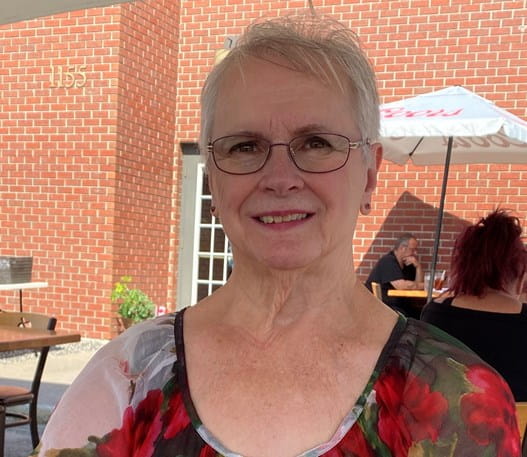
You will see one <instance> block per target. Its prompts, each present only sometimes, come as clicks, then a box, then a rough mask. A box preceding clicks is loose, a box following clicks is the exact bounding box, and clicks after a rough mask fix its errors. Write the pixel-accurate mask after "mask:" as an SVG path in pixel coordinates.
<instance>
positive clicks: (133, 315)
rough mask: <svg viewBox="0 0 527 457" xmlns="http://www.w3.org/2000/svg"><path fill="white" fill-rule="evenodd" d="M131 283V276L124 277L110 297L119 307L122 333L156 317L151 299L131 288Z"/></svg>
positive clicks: (140, 291)
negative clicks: (130, 327)
mask: <svg viewBox="0 0 527 457" xmlns="http://www.w3.org/2000/svg"><path fill="white" fill-rule="evenodd" d="M131 282H132V277H131V276H122V277H121V280H120V281H118V282H116V283H115V284H114V286H113V289H112V294H111V296H110V299H111V301H112V303H117V304H118V305H119V308H118V310H117V312H118V313H119V316H120V322H119V327H120V331H122V330H124V329H126V328H128V327H129V326H130V325H133V324H135V323H137V322H140V321H142V320H145V319H149V318H151V317H154V315H155V305H154V303H153V302H152V300H151V299H150V297H149V296H148V295H147V294H145V293H144V292H143V291H142V290H141V289H138V288H131V287H130V285H131ZM118 320H119V319H118Z"/></svg>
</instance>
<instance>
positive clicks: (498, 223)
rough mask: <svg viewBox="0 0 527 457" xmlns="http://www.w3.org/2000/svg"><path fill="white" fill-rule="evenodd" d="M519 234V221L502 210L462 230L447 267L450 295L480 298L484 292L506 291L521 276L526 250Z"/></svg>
mask: <svg viewBox="0 0 527 457" xmlns="http://www.w3.org/2000/svg"><path fill="white" fill-rule="evenodd" d="M521 234H522V227H521V224H520V220H519V219H518V218H517V217H515V216H512V215H510V214H509V212H508V211H507V210H503V209H496V210H495V211H493V212H492V213H490V214H489V215H488V216H487V217H483V218H481V219H480V220H479V221H478V222H477V223H476V224H474V225H469V226H468V227H466V228H465V229H464V230H463V231H462V232H461V233H460V235H459V236H458V238H457V239H456V242H455V245H454V251H453V254H452V261H451V264H450V286H449V289H450V290H451V291H452V292H453V293H454V295H473V296H476V297H482V296H483V295H484V293H485V291H486V290H487V289H495V290H502V291H506V289H507V287H508V286H509V285H510V284H511V283H512V282H513V281H516V280H517V279H519V278H521V277H523V275H524V274H525V271H526V268H527V249H526V247H525V246H524V244H523V242H522V238H521Z"/></svg>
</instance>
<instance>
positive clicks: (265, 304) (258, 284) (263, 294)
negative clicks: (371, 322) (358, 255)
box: [207, 262, 356, 340]
mask: <svg viewBox="0 0 527 457" xmlns="http://www.w3.org/2000/svg"><path fill="white" fill-rule="evenodd" d="M355 283H356V277H355V273H354V269H353V263H352V262H349V264H347V263H346V264H342V265H341V268H339V269H335V267H334V266H332V267H331V268H325V267H324V265H323V263H322V262H321V263H320V264H319V265H317V267H316V268H305V269H302V270H294V271H265V270H260V271H255V270H254V269H251V267H250V266H245V267H244V265H241V264H235V267H234V269H233V272H232V275H231V277H230V278H229V281H228V282H227V284H226V285H225V286H224V287H222V288H220V289H219V290H218V291H217V292H216V293H215V294H214V295H213V296H211V297H210V301H211V302H212V301H213V302H214V307H215V308H216V309H221V314H220V315H221V317H222V319H224V320H225V321H226V322H228V323H229V324H230V325H234V326H237V327H240V328H244V329H246V330H247V331H248V332H249V333H252V334H254V336H255V338H258V339H263V340H265V339H266V338H267V336H268V335H272V334H274V333H275V332H276V331H280V330H281V329H284V328H287V327H290V326H292V325H295V323H297V322H301V321H304V322H305V321H306V320H313V321H315V320H316V319H317V318H320V316H321V314H323V313H328V312H333V313H339V312H349V310H348V309H347V308H349V307H350V306H352V303H353V296H354V292H353V291H354V287H355ZM322 284H323V285H324V286H323V287H321V285H322ZM207 301H208V300H207Z"/></svg>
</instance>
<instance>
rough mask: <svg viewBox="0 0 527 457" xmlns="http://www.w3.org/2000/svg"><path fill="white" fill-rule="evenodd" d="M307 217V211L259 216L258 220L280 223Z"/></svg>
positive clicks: (265, 222) (266, 222) (267, 222)
mask: <svg viewBox="0 0 527 457" xmlns="http://www.w3.org/2000/svg"><path fill="white" fill-rule="evenodd" d="M306 217H308V214H307V213H291V214H281V215H273V216H260V217H258V220H259V221H260V222H263V223H264V224H281V223H283V222H291V221H300V220H302V219H305V218H306Z"/></svg>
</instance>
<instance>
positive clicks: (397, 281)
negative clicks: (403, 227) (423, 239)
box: [366, 233, 423, 317]
mask: <svg viewBox="0 0 527 457" xmlns="http://www.w3.org/2000/svg"><path fill="white" fill-rule="evenodd" d="M372 282H377V283H379V284H380V285H381V289H382V301H383V302H384V303H386V304H387V305H388V306H390V307H391V308H393V309H395V310H396V311H399V312H401V313H403V314H405V315H407V316H410V317H419V313H418V312H417V311H416V310H413V308H412V306H411V304H410V301H411V300H409V299H407V298H403V297H389V296H388V290H389V289H421V288H422V287H423V270H422V268H421V264H420V263H419V260H418V259H417V239H416V238H415V236H413V235H412V234H411V233H404V234H403V235H401V236H400V237H399V238H398V239H397V241H396V242H395V246H394V248H393V250H391V251H390V252H388V253H387V254H385V255H384V256H382V257H381V258H380V259H379V261H378V262H377V263H376V265H375V266H374V267H373V270H372V271H371V273H370V275H369V276H368V279H367V280H366V287H367V288H368V289H369V290H370V291H371V283H372Z"/></svg>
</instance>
